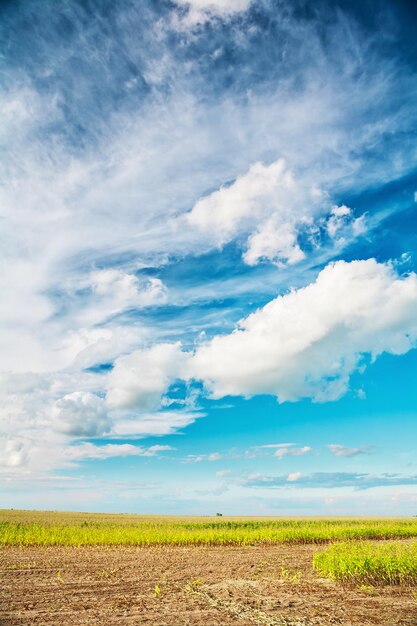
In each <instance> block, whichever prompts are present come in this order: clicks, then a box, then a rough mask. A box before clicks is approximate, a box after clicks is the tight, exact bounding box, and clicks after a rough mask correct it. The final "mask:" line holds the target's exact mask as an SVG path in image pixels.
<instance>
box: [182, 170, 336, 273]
mask: <svg viewBox="0 0 417 626" xmlns="http://www.w3.org/2000/svg"><path fill="white" fill-rule="evenodd" d="M327 204H328V201H327V200H326V196H325V195H324V194H321V193H318V192H317V190H316V188H314V187H313V186H311V185H310V184H309V183H306V181H302V182H301V183H300V182H298V181H296V180H295V179H294V176H293V174H292V172H291V171H290V170H289V169H288V168H287V166H286V163H285V160H284V159H279V160H277V161H275V162H274V163H271V164H270V165H265V164H264V163H261V162H257V163H254V164H253V165H251V166H250V168H249V170H248V171H247V172H246V173H245V174H243V175H241V176H238V177H237V178H236V180H235V181H234V182H233V183H232V184H231V185H229V186H223V187H220V189H218V190H217V191H214V192H213V193H211V194H210V195H208V196H205V197H203V198H201V199H200V200H198V202H197V203H196V204H195V205H194V207H193V208H192V210H191V211H190V213H188V214H187V215H186V216H185V218H181V219H182V220H185V223H186V224H187V225H188V226H189V227H191V228H193V229H195V230H196V231H199V232H200V233H201V237H202V238H203V240H204V238H205V239H206V240H207V241H210V240H211V241H212V243H213V245H217V246H222V245H224V244H225V243H227V242H229V241H231V240H232V239H234V238H236V237H238V236H242V235H243V236H245V237H247V250H246V252H245V253H244V255H243V259H244V261H245V262H246V263H247V264H248V265H255V264H256V263H258V262H259V261H260V260H268V261H271V262H274V263H277V264H286V263H288V264H289V265H291V264H294V263H297V262H299V261H301V260H302V259H303V258H304V257H305V254H304V252H303V251H302V250H301V248H300V246H299V244H298V240H297V235H298V230H299V229H300V228H301V226H303V227H307V226H308V225H309V224H311V222H312V218H313V216H314V215H316V214H319V213H321V212H322V211H323V210H325V208H326V205H327Z"/></svg>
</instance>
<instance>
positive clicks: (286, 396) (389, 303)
mask: <svg viewBox="0 0 417 626" xmlns="http://www.w3.org/2000/svg"><path fill="white" fill-rule="evenodd" d="M416 307H417V276H416V275H415V274H414V273H412V274H410V275H408V276H405V277H400V276H399V275H398V274H397V273H396V272H395V270H394V269H393V267H392V266H391V265H390V264H382V263H377V262H376V261H375V260H374V259H369V260H367V261H352V262H350V263H348V262H344V261H339V262H336V263H331V264H329V265H328V266H327V267H326V268H325V269H324V270H322V271H321V272H320V274H319V275H318V277H317V279H316V280H315V282H313V283H311V284H310V285H308V286H307V287H304V288H301V289H298V290H293V291H291V292H290V293H288V294H285V295H283V296H279V297H278V298H276V299H275V300H272V301H271V302H269V303H268V304H267V305H266V306H265V307H263V308H262V309H260V310H258V311H256V312H255V313H253V314H251V315H249V317H247V318H245V319H243V320H241V322H240V323H239V326H238V328H237V329H236V330H235V331H234V332H233V333H231V334H229V335H223V336H217V337H214V338H213V339H212V340H210V341H209V342H207V343H206V344H203V345H201V346H200V347H199V348H198V349H197V351H196V354H195V355H194V357H193V359H192V361H191V365H190V371H191V373H192V375H194V376H195V377H196V378H198V379H200V380H203V381H204V382H205V385H206V387H207V389H208V390H209V391H210V393H211V394H212V396H213V397H214V398H220V397H223V396H226V395H243V396H250V395H254V394H258V393H270V394H274V395H276V396H277V398H278V399H279V400H280V401H281V402H283V401H285V400H290V401H294V400H298V399H300V398H312V399H314V400H316V401H325V400H334V399H336V398H339V397H340V396H342V395H343V394H344V393H346V391H347V389H348V385H349V378H350V375H351V374H352V373H353V372H354V371H355V370H356V369H357V368H358V366H359V364H360V363H362V362H363V360H364V357H365V356H366V355H368V357H369V358H371V359H376V358H377V357H378V356H379V355H380V354H382V353H383V352H388V353H391V354H404V353H405V352H407V351H408V350H410V349H411V348H413V347H414V345H415V343H416V339H417V319H416V315H415V312H416Z"/></svg>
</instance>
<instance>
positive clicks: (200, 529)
mask: <svg viewBox="0 0 417 626" xmlns="http://www.w3.org/2000/svg"><path fill="white" fill-rule="evenodd" d="M412 537H417V519H413V518H408V519H405V518H401V519H393V518H256V517H252V518H250V517H239V518H237V517H234V518H233V517H174V516H159V517H158V516H146V515H116V514H92V513H59V512H48V511H14V510H2V511H0V544H3V545H75V546H82V545H138V546H144V545H184V546H187V545H259V544H277V543H328V542H332V541H339V540H359V541H361V540H368V539H373V540H375V539H408V538H412Z"/></svg>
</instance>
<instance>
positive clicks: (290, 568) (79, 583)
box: [0, 545, 417, 626]
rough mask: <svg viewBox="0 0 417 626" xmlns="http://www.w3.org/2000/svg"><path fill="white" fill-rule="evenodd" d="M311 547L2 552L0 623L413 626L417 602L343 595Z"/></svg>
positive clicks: (375, 593)
mask: <svg viewBox="0 0 417 626" xmlns="http://www.w3.org/2000/svg"><path fill="white" fill-rule="evenodd" d="M319 549H321V548H319V547H317V546H311V545H309V546H285V545H284V546H282V545H281V546H273V547H259V546H258V547H249V546H248V547H227V548H224V547H189V548H182V547H167V546H161V547H146V548H137V547H120V546H117V547H85V548H71V547H31V548H27V547H25V548H23V547H22V548H19V547H4V548H2V549H1V550H0V585H1V587H0V594H1V595H0V624H1V626H18V625H19V626H26V625H29V624H37V625H47V624H51V625H53V626H67V625H71V626H78V625H90V624H95V625H97V626H98V625H100V626H107V625H108V624H109V625H111V624H120V625H123V624H128V625H133V624H150V625H152V626H163V625H165V626H181V625H193V626H194V625H203V624H204V625H205V626H227V625H229V624H236V625H241V626H244V625H249V624H265V625H271V626H274V625H275V626H316V625H317V626H327V625H334V624H342V625H344V626H350V625H352V626H353V625H354V626H366V625H368V624H369V625H370V624H379V625H384V626H400V625H401V626H406V625H407V626H411V625H413V626H417V594H416V593H415V591H413V590H412V589H404V588H399V587H391V588H389V587H385V588H362V589H358V588H349V587H343V586H341V585H340V584H338V583H333V582H331V581H328V580H326V579H323V578H320V577H319V576H318V575H317V574H316V573H315V572H314V570H313V568H312V565H311V563H312V555H313V554H314V552H315V551H316V550H319Z"/></svg>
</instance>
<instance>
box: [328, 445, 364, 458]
mask: <svg viewBox="0 0 417 626" xmlns="http://www.w3.org/2000/svg"><path fill="white" fill-rule="evenodd" d="M327 448H328V449H329V450H330V452H331V453H332V454H333V455H334V456H339V457H344V458H350V457H353V456H358V455H360V454H370V452H371V446H360V447H358V448H348V447H346V446H342V445H341V444H339V443H331V444H329V445H328V446H327Z"/></svg>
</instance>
